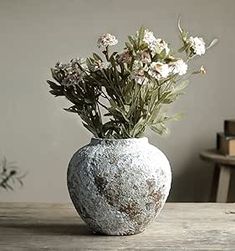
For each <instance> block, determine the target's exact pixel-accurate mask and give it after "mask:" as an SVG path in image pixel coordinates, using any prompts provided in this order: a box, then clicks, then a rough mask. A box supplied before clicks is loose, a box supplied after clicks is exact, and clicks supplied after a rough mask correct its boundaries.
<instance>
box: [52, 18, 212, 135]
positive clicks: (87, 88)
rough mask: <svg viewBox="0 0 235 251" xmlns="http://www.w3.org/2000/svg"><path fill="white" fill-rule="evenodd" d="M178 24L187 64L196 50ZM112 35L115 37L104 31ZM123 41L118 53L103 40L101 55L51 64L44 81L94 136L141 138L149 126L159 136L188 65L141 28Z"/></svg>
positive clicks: (94, 54) (180, 91) (169, 117)
mask: <svg viewBox="0 0 235 251" xmlns="http://www.w3.org/2000/svg"><path fill="white" fill-rule="evenodd" d="M178 27H179V31H180V38H181V40H182V43H183V46H182V47H181V48H180V49H179V52H180V53H182V52H185V55H186V58H185V62H187V63H188V62H189V60H190V59H191V58H192V56H195V54H196V53H195V52H194V51H195V49H194V48H192V45H191V44H190V42H189V38H188V33H187V32H185V31H184V30H183V29H182V28H181V25H180V22H179V23H178ZM104 37H105V36H103V37H102V38H104ZM110 37H111V38H112V39H116V38H115V37H114V36H112V35H110V34H107V38H109V39H110ZM102 38H100V39H99V40H98V41H102ZM107 41H108V40H104V41H102V42H103V45H104V44H106V43H107ZM115 41H116V40H114V41H113V43H112V44H111V43H110V45H114V43H116V42H115ZM211 45H213V42H212V44H211ZM100 46H102V45H99V47H100ZM125 46H126V47H125V48H124V51H122V52H121V53H118V52H113V53H111V52H110V51H109V48H110V46H109V45H107V46H105V47H104V50H103V51H102V53H103V56H102V55H101V56H100V55H98V54H96V53H93V54H92V56H90V57H88V58H87V59H86V60H83V59H72V60H71V61H70V62H69V63H68V64H61V63H57V64H56V66H55V67H54V68H53V69H51V73H52V77H53V79H54V81H50V80H48V81H47V82H48V84H49V86H50V89H51V90H50V93H51V94H52V95H54V96H55V97H58V96H64V97H66V98H67V99H68V100H69V101H70V102H71V103H72V105H71V106H70V107H68V108H65V110H66V111H68V112H72V113H77V114H78V115H79V116H80V117H81V119H82V120H83V125H84V126H85V127H86V128H87V129H88V130H89V131H90V132H91V133H92V134H93V135H94V136H95V137H99V138H133V137H141V136H143V134H144V132H145V130H146V128H147V127H149V128H151V129H152V130H153V131H154V132H156V133H158V134H160V135H162V134H164V133H166V132H167V131H168V129H167V127H166V123H167V122H168V121H169V120H171V119H175V118H176V117H175V116H173V117H172V116H169V115H167V114H165V113H164V112H163V109H165V107H166V106H168V105H169V104H171V103H172V102H174V101H175V100H176V99H177V98H178V97H179V96H180V95H182V94H183V93H184V89H185V87H186V85H187V82H188V81H187V79H188V77H189V76H190V74H189V75H186V76H184V77H182V75H184V74H185V73H186V71H187V65H186V63H184V62H183V60H182V59H181V58H179V57H178V55H176V54H175V53H172V52H171V50H170V49H169V48H168V44H167V43H166V42H165V41H163V40H162V39H156V38H155V37H154V36H153V34H152V32H150V31H149V30H147V29H145V28H144V27H141V28H140V29H139V31H138V32H137V33H136V34H135V35H133V36H128V42H125ZM193 49H194V50H193ZM194 73H195V71H194ZM197 73H200V71H197ZM104 118H106V119H104Z"/></svg>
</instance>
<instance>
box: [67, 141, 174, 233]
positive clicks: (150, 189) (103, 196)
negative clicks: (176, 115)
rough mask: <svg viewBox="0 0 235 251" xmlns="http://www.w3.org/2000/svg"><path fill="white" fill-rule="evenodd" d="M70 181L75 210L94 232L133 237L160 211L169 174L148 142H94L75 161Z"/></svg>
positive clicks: (83, 148) (168, 182) (158, 152)
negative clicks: (131, 235)
mask: <svg viewBox="0 0 235 251" xmlns="http://www.w3.org/2000/svg"><path fill="white" fill-rule="evenodd" d="M67 179H68V180H67V181H68V189H69V193H70V197H71V199H72V201H73V204H74V206H75V208H76V210H77V211H78V213H79V214H80V216H81V218H82V219H83V220H84V221H85V222H86V223H87V224H88V226H89V227H90V228H91V230H92V231H93V232H97V233H103V234H107V235H130V234H137V233H140V232H142V231H143V230H144V229H145V227H146V226H147V225H148V224H149V223H151V222H152V221H153V220H154V219H155V217H156V216H157V215H158V213H159V212H160V210H161V209H162V207H163V205H164V203H165V201H166V199H167V196H168V193H169V190H170V185H171V170H170V165H169V162H168V160H167V158H166V157H165V155H164V154H163V153H162V152H161V151H160V150H159V149H158V148H156V147H154V146H153V145H151V144H149V143H148V139H147V138H139V139H137V138H133V139H96V138H93V139H91V142H90V144H88V145H86V146H84V147H82V148H81V149H80V150H78V151H77V152H76V153H75V154H74V155H73V157H72V159H71V161H70V163H69V167H68V177H67Z"/></svg>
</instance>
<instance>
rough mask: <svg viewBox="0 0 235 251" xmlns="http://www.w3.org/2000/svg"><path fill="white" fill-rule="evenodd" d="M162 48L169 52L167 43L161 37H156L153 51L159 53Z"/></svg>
mask: <svg viewBox="0 0 235 251" xmlns="http://www.w3.org/2000/svg"><path fill="white" fill-rule="evenodd" d="M163 50H165V52H166V54H168V53H169V52H170V49H169V47H168V44H167V43H166V42H165V41H164V40H163V39H161V38H158V39H157V40H156V45H155V49H154V51H155V52H156V53H157V54H160V53H161V52H162V51H163Z"/></svg>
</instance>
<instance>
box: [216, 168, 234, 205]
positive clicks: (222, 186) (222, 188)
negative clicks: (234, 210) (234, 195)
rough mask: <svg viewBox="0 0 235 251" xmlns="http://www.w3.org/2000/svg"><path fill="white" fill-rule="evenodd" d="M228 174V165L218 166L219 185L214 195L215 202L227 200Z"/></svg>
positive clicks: (229, 173)
mask: <svg viewBox="0 0 235 251" xmlns="http://www.w3.org/2000/svg"><path fill="white" fill-rule="evenodd" d="M230 176H231V168H230V167H228V166H220V174H219V186H218V191H217V196H216V202H222V203H224V202H227V198H228V191H229V184H230Z"/></svg>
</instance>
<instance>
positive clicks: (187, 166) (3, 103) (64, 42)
mask: <svg viewBox="0 0 235 251" xmlns="http://www.w3.org/2000/svg"><path fill="white" fill-rule="evenodd" d="M179 15H181V16H182V23H183V26H184V27H185V28H186V29H187V30H189V31H190V33H191V34H193V35H199V36H203V37H204V38H205V40H206V41H208V42H209V41H210V40H211V39H213V38H214V37H217V38H219V44H218V45H217V46H216V47H214V48H213V49H211V50H210V51H208V53H207V54H206V55H205V56H203V57H201V58H198V59H197V60H196V62H195V67H200V66H201V65H202V64H203V65H204V66H205V68H206V69H207V75H205V76H196V77H193V78H192V79H191V84H190V86H189V87H188V88H187V93H186V95H185V96H182V97H181V98H180V99H179V100H178V101H177V102H176V103H174V105H173V108H172V111H180V112H184V113H185V118H184V119H183V120H182V121H179V122H173V124H171V126H170V128H171V135H170V136H168V137H165V138H161V137H158V136H157V135H155V134H153V133H150V132H148V134H147V136H148V137H149V140H150V142H151V143H153V144H154V145H155V146H157V147H159V148H160V149H161V150H163V152H164V153H165V154H166V155H167V156H168V158H169V160H170V163H171V166H172V172H173V184H172V189H171V193H170V197H169V201H207V200H208V198H209V189H210V184H211V179H212V170H213V169H212V166H211V165H210V164H208V163H204V162H202V161H200V159H199V156H198V155H199V152H200V151H202V150H204V149H206V148H213V147H215V139H216V132H218V131H221V130H222V129H223V120H224V119H229V118H235V109H234V108H235V100H234V94H235V83H234V66H235V65H234V56H235V53H234V52H235V49H234V44H235V43H234V39H235V33H234V27H235V1H234V0H220V1H219V0H172V1H170V0H164V1H159V0H145V1H140V0H119V1H113V0H99V1H97V0H66V1H65V0H64V1H62V0H0V115H1V116H0V155H1V156H3V155H5V156H6V157H7V158H8V160H10V161H16V162H17V164H18V166H19V167H20V168H21V170H22V172H25V171H27V172H28V174H27V176H26V178H25V179H24V183H25V184H24V187H22V188H20V189H17V190H16V191H15V192H4V191H0V201H44V202H48V201H50V202H65V201H69V196H68V192H67V187H66V170H67V164H68V161H69V160H70V158H71V155H72V154H73V153H74V152H75V151H76V150H77V149H78V148H80V147H81V146H82V145H84V144H86V143H88V142H89V140H90V137H91V135H90V134H89V132H87V131H86V130H85V129H84V128H83V127H82V125H81V121H80V119H79V118H78V117H77V116H76V115H74V114H70V113H66V112H64V111H63V110H62V108H63V107H68V106H69V103H68V102H67V101H65V100H63V99H59V98H57V99H55V98H54V97H52V96H51V95H50V94H49V93H48V90H49V88H48V86H47V84H46V79H49V78H50V70H49V68H50V67H51V66H54V64H55V63H56V62H57V61H58V60H60V61H64V62H66V61H68V60H69V59H70V58H72V57H78V56H81V57H86V56H87V55H89V54H90V53H91V52H92V51H97V48H96V40H97V37H98V36H99V35H100V34H102V33H106V32H110V33H113V34H115V35H116V36H117V37H118V39H119V41H120V44H119V45H118V46H117V48H121V47H122V41H124V40H125V39H126V37H127V35H129V34H134V33H135V32H136V30H137V29H138V28H139V26H140V25H145V26H147V27H149V29H151V30H153V31H154V33H155V35H156V36H157V37H161V38H163V39H165V40H167V41H168V42H170V44H171V45H172V46H174V47H175V48H178V46H179V40H178V31H177V18H178V16H179ZM232 186H234V183H233V184H232ZM230 197H231V198H232V197H233V198H234V197H235V196H231V195H230Z"/></svg>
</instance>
